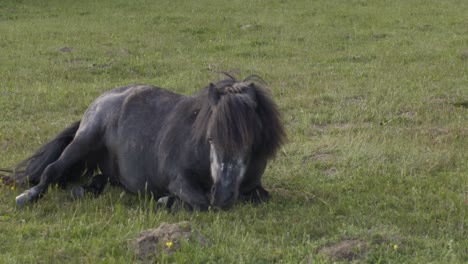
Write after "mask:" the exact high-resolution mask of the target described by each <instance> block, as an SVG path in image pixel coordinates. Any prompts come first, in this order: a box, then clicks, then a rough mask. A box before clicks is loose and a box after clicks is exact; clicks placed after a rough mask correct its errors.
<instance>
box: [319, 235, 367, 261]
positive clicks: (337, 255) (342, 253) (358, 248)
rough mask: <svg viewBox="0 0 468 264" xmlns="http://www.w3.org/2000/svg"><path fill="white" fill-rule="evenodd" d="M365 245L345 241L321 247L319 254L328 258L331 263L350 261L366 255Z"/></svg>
mask: <svg viewBox="0 0 468 264" xmlns="http://www.w3.org/2000/svg"><path fill="white" fill-rule="evenodd" d="M366 248H367V244H366V242H364V241H361V240H357V239H351V240H349V239H347V240H343V241H340V242H339V243H337V244H334V245H331V246H328V247H323V248H321V249H320V250H319V254H322V255H325V256H328V257H329V258H330V259H332V260H333V261H342V260H344V261H352V260H355V259H358V258H360V257H361V256H362V255H364V254H365V253H366Z"/></svg>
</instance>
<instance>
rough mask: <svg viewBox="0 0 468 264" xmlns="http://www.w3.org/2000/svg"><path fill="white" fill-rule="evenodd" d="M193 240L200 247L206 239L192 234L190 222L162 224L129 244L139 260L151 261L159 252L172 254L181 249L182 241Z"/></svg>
mask: <svg viewBox="0 0 468 264" xmlns="http://www.w3.org/2000/svg"><path fill="white" fill-rule="evenodd" d="M191 239H194V240H196V241H197V242H199V243H201V244H202V245H205V244H206V239H205V238H204V237H203V236H201V235H199V234H195V233H193V232H192V227H191V224H190V222H186V221H184V222H180V223H175V224H168V223H162V224H161V225H160V226H159V227H158V228H156V229H148V230H144V231H143V232H141V233H140V235H139V236H138V237H137V238H136V239H135V240H133V241H132V242H131V246H132V248H133V250H134V252H135V254H136V255H137V256H138V257H139V258H140V259H146V260H148V259H151V258H152V257H154V256H157V255H159V254H160V253H161V252H165V253H168V254H172V253H173V252H174V251H177V250H180V249H181V241H182V240H185V241H187V240H191Z"/></svg>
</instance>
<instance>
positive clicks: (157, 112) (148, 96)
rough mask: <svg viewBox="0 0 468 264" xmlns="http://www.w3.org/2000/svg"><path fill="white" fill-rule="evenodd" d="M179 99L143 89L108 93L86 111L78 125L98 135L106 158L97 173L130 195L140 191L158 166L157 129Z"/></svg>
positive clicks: (147, 87) (103, 158)
mask: <svg viewBox="0 0 468 264" xmlns="http://www.w3.org/2000/svg"><path fill="white" fill-rule="evenodd" d="M181 98H183V96H182V95H179V94H176V93H173V92H170V91H167V90H164V89H161V88H158V87H154V86H146V85H129V86H124V87H119V88H115V89H113V90H110V91H108V92H106V93H104V94H102V95H101V96H100V97H98V98H97V99H96V100H95V101H94V102H93V103H92V104H91V105H90V107H89V108H88V110H87V112H86V113H85V115H84V117H83V120H82V123H83V122H84V126H83V127H86V126H91V127H93V126H94V128H95V130H96V131H99V132H100V135H101V140H102V145H103V149H105V151H104V152H105V153H106V155H104V156H103V157H102V160H101V161H100V162H99V163H100V164H101V165H100V167H101V170H102V171H103V172H104V173H106V172H108V174H111V175H110V176H111V177H112V178H114V179H116V180H118V181H119V182H120V183H121V184H122V185H124V186H125V187H126V188H127V189H128V190H129V191H131V192H138V191H143V190H142V189H144V188H146V186H145V185H146V182H147V181H148V179H149V178H150V176H152V177H155V175H154V174H155V171H157V169H158V164H157V163H156V162H155V157H154V155H155V154H154V148H155V144H156V142H157V140H158V137H159V135H160V131H161V129H162V128H163V127H164V123H165V122H166V120H167V117H168V115H169V114H170V112H171V111H172V110H173V108H174V107H175V105H177V103H178V102H179V101H180V100H181Z"/></svg>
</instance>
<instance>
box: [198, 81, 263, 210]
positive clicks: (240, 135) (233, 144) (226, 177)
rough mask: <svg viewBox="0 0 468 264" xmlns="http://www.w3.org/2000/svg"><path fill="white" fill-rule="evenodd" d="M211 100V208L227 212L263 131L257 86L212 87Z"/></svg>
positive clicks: (209, 123) (208, 136)
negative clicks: (257, 139)
mask: <svg viewBox="0 0 468 264" xmlns="http://www.w3.org/2000/svg"><path fill="white" fill-rule="evenodd" d="M208 98H209V102H210V105H211V111H212V112H211V113H212V114H211V118H210V120H209V122H208V127H207V138H208V141H209V144H210V162H211V177H212V179H213V186H212V189H211V197H210V198H211V204H212V205H213V206H215V207H219V208H228V207H229V206H231V205H232V204H233V203H234V201H235V200H236V199H237V196H238V194H239V187H240V184H241V182H242V180H243V178H244V176H245V172H246V170H247V166H248V165H249V162H250V158H251V154H252V149H253V145H254V142H255V139H256V138H257V137H258V133H259V131H260V129H261V123H260V120H259V118H258V115H257V112H256V108H257V100H256V95H255V86H254V84H249V83H243V82H237V83H234V84H232V85H229V86H225V87H221V88H217V87H216V86H215V85H213V84H212V85H210V87H209V89H208Z"/></svg>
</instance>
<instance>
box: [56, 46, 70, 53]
mask: <svg viewBox="0 0 468 264" xmlns="http://www.w3.org/2000/svg"><path fill="white" fill-rule="evenodd" d="M59 51H60V52H63V53H70V52H72V51H73V49H72V48H70V47H61V48H60V49H59Z"/></svg>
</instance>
